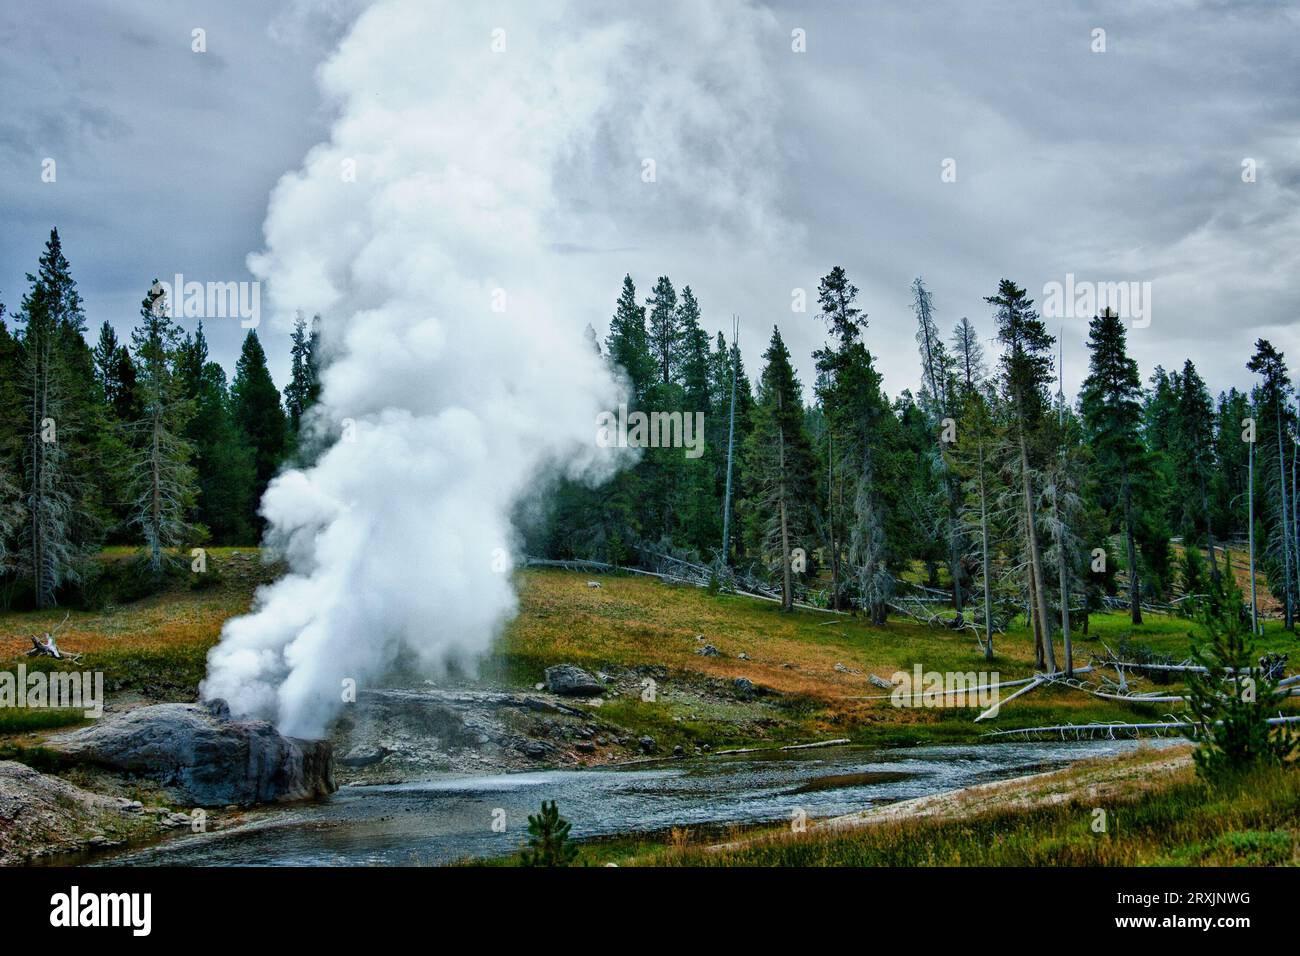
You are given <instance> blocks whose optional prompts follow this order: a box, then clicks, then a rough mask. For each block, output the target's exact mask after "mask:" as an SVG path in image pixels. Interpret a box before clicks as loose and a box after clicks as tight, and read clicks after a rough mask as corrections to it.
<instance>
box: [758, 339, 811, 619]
mask: <svg viewBox="0 0 1300 956" xmlns="http://www.w3.org/2000/svg"><path fill="white" fill-rule="evenodd" d="M763 357H764V359H765V360H766V362H767V364H766V366H765V367H764V369H763V374H762V377H761V378H760V380H759V387H758V402H757V404H756V405H755V407H754V419H753V429H752V431H751V432H750V435H749V441H748V446H747V448H746V455H745V467H746V471H747V473H748V475H749V478H748V482H747V484H748V487H749V489H750V495H751V497H750V498H749V499H748V500H747V502H746V511H747V513H748V517H749V523H750V526H751V527H752V528H753V529H754V531H755V534H756V538H757V544H758V546H759V549H760V550H761V552H762V553H763V554H765V555H767V556H769V558H770V565H771V567H772V569H773V570H774V571H775V570H777V569H778V568H779V570H780V575H781V609H782V610H784V611H790V610H793V608H794V583H793V574H794V573H795V572H794V570H793V568H792V556H791V551H792V548H793V547H794V546H795V544H796V543H797V542H800V541H803V540H805V539H806V536H807V534H808V530H809V522H810V518H811V514H810V510H809V507H808V505H809V499H810V496H811V495H812V494H813V489H814V488H815V481H816V479H815V477H814V475H813V457H812V449H811V447H810V445H809V442H808V436H807V434H806V433H805V431H804V412H803V402H802V400H801V397H800V396H801V393H802V389H801V388H800V385H799V379H798V378H797V377H796V375H795V372H794V368H793V366H792V365H791V364H790V352H789V350H788V349H787V348H786V347H785V343H784V342H783V341H781V332H780V330H779V329H777V328H776V327H775V326H773V328H772V339H771V342H770V343H769V344H768V347H767V351H766V352H764V353H763Z"/></svg>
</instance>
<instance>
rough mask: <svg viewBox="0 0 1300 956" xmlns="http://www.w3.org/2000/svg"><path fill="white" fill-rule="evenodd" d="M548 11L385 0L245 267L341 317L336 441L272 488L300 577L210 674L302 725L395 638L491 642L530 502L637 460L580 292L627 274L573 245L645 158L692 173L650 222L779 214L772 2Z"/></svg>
mask: <svg viewBox="0 0 1300 956" xmlns="http://www.w3.org/2000/svg"><path fill="white" fill-rule="evenodd" d="M541 6H543V5H541V4H537V5H533V4H527V5H525V4H514V5H511V12H510V13H509V15H508V16H507V15H505V14H500V15H498V13H496V12H493V11H490V10H485V9H483V8H482V6H481V5H479V4H467V3H463V2H457V3H449V4H446V5H445V6H444V5H441V4H434V3H429V2H427V0H381V2H377V3H375V4H373V5H371V6H370V7H369V8H368V9H366V10H365V11H364V12H363V13H362V14H361V15H360V16H359V18H358V19H357V21H356V23H355V24H354V25H353V27H352V29H351V30H350V32H349V33H348V35H347V36H346V38H345V39H344V40H343V41H342V43H341V44H340V46H339V48H338V50H337V51H336V52H335V53H334V54H333V55H332V57H331V58H330V59H329V60H328V62H327V63H326V64H325V65H324V67H323V68H322V71H321V84H322V87H323V89H324V91H325V94H326V96H327V98H328V100H329V101H330V103H331V104H332V105H333V106H334V107H335V108H336V110H337V113H338V119H337V121H336V123H335V124H334V127H333V132H332V135H331V137H330V139H329V141H328V142H326V143H323V144H321V145H320V146H318V147H316V148H315V149H313V150H312V151H311V152H310V153H309V154H308V156H307V157H306V159H305V161H304V163H303V166H302V168H301V169H300V170H298V171H297V172H294V173H292V174H290V175H287V176H285V177H284V178H283V179H282V180H281V182H280V183H279V184H278V185H277V187H276V188H275V190H274V193H273V194H272V197H271V201H270V208H269V211H268V214H267V218H266V224H265V238H266V248H265V251H264V252H262V253H260V254H258V255H255V256H253V257H251V259H250V267H251V268H252V270H253V271H254V273H255V274H256V275H257V276H258V277H259V278H260V279H262V280H263V281H264V282H265V283H266V285H267V292H268V295H269V298H270V302H271V305H272V311H273V312H274V313H275V314H276V315H277V317H279V319H280V320H283V318H285V317H287V316H291V315H292V314H293V312H294V311H295V310H301V311H302V312H303V313H304V314H306V315H312V314H316V313H319V314H320V315H321V316H322V317H323V335H324V349H325V353H326V358H327V367H326V369H325V371H324V375H323V395H322V398H321V404H320V406H319V408H318V410H317V418H316V420H315V422H314V426H315V427H316V428H317V429H318V430H319V431H320V433H321V434H322V435H325V436H328V438H329V440H330V441H332V442H333V444H332V445H331V447H330V448H329V450H328V451H326V452H325V453H324V454H323V455H322V456H321V457H320V459H319V461H318V463H317V464H315V465H314V466H312V467H310V468H306V469H303V470H294V471H289V472H287V473H285V474H283V475H281V476H280V477H279V478H278V479H277V480H276V481H275V482H273V483H272V485H271V487H270V488H269V489H268V491H267V493H266V496H265V498H264V500H263V503H262V510H263V513H264V515H265V516H266V518H267V521H268V539H269V541H270V542H271V543H272V544H273V545H275V546H277V547H278V548H279V549H281V550H282V551H283V553H284V555H285V557H286V560H287V561H288V564H289V568H290V571H289V573H288V574H287V575H286V576H285V577H284V578H282V579H281V580H280V581H278V582H277V583H275V584H274V585H272V586H271V587H268V588H266V589H264V590H263V591H262V592H260V593H259V595H258V598H257V601H256V604H255V607H254V609H253V611H252V612H251V613H250V614H248V615H247V616H244V617H241V618H237V619H234V620H232V621H230V622H228V624H227V625H226V627H225V629H224V631H223V633H222V638H221V642H220V644H219V645H218V646H217V647H216V648H214V649H213V651H212V653H211V655H210V657H209V670H208V676H207V679H206V680H205V681H204V683H203V688H202V692H203V695H204V697H205V698H216V697H220V698H224V699H226V700H227V701H228V702H229V704H230V707H231V708H232V710H233V711H234V712H235V713H236V714H245V715H253V716H259V717H265V718H269V719H271V720H273V721H274V722H275V724H276V725H277V727H278V728H279V729H280V730H281V731H282V732H283V733H285V734H288V735H291V736H295V737H303V738H318V737H320V736H322V735H324V734H325V733H326V732H327V729H328V727H329V724H330V722H331V720H332V719H333V717H334V716H335V715H336V713H337V711H338V709H339V708H340V707H341V706H342V702H343V697H344V694H343V688H344V686H345V682H346V681H348V680H349V679H350V680H354V681H356V682H357V684H358V685H360V686H362V687H364V686H365V685H366V684H367V683H368V682H374V681H375V680H377V679H380V678H382V676H383V675H384V673H385V672H386V671H387V670H388V669H389V668H390V667H391V666H392V665H393V663H394V662H395V661H397V660H398V659H399V658H401V659H402V660H403V661H404V662H407V661H410V662H415V663H418V664H419V665H421V666H422V667H423V668H424V669H425V670H426V671H427V672H429V673H431V674H435V675H436V674H437V673H438V672H439V671H440V670H441V669H442V668H443V667H445V665H446V664H447V663H448V662H449V661H451V660H454V659H459V660H464V661H465V662H467V663H469V662H472V661H473V660H474V659H475V658H476V657H477V656H478V655H479V654H480V653H481V652H482V651H484V650H485V649H486V648H487V647H488V645H489V643H490V642H491V640H492V639H493V638H494V636H496V634H497V633H498V632H499V630H500V628H501V627H502V625H503V624H504V623H505V622H506V621H507V620H508V619H509V617H510V615H511V614H512V613H513V612H514V610H515V597H514V593H513V591H512V588H511V582H510V576H509V573H508V572H509V567H508V561H507V562H504V563H503V562H502V561H501V558H500V556H501V554H502V553H503V552H504V553H507V554H508V553H510V552H511V550H512V544H513V531H512V528H511V525H510V514H511V512H512V509H513V508H514V507H515V505H516V504H517V503H518V502H519V501H520V499H521V498H522V497H523V496H525V495H527V494H529V493H532V492H533V491H534V490H536V488H537V486H538V484H539V482H540V481H541V480H542V478H543V476H544V475H549V474H555V473H567V474H569V475H571V476H584V477H589V478H590V479H592V480H600V479H602V478H604V477H606V476H608V475H609V474H610V473H612V470H613V469H614V468H616V467H618V466H619V464H620V463H621V461H622V460H624V459H622V458H620V457H619V456H620V455H626V454H627V453H626V452H623V451H620V450H618V449H608V448H601V447H598V446H597V444H596V442H595V440H594V436H595V421H596V416H597V415H598V413H600V412H601V411H607V410H610V409H617V408H618V405H619V402H620V401H621V400H623V390H622V388H621V386H620V385H619V383H618V382H617V381H616V379H615V377H614V376H613V375H612V374H611V373H610V371H609V369H608V368H607V366H606V364H605V361H604V360H603V359H602V358H601V357H600V356H599V355H597V354H596V353H595V351H594V350H593V349H592V347H591V344H590V342H589V341H588V340H587V338H586V337H585V336H584V335H583V330H584V328H585V326H586V325H587V324H588V323H592V324H595V325H597V326H599V325H600V323H601V321H602V319H603V318H604V315H603V314H602V313H601V312H595V311H591V310H589V309H587V308H585V307H583V308H578V307H576V306H575V303H580V302H581V303H585V302H586V301H587V299H586V296H585V295H580V294H576V293H577V292H578V290H585V289H589V288H591V287H592V285H593V284H598V285H599V287H600V288H601V289H602V290H603V291H604V293H605V295H604V298H606V299H609V300H610V301H612V297H613V294H614V291H615V290H616V286H617V281H618V279H619V278H620V276H621V271H620V272H618V273H616V274H604V273H603V272H601V273H600V274H594V272H595V270H593V269H592V266H591V260H590V259H589V258H586V257H584V256H582V255H576V254H573V249H574V247H575V245H578V244H583V243H587V244H590V243H593V242H595V243H605V244H607V245H612V244H614V243H615V242H617V241H618V240H619V237H620V234H619V232H618V231H617V229H616V228H615V225H614V224H615V223H618V224H620V225H622V224H623V222H622V220H623V219H624V218H627V219H628V220H629V221H631V220H633V219H634V217H635V216H636V215H641V216H645V215H646V214H645V212H644V211H641V208H640V207H641V205H644V203H645V201H646V200H645V199H644V198H643V197H645V195H646V194H645V193H644V192H638V191H639V190H645V189H646V188H647V186H646V183H645V180H644V178H643V176H642V170H643V157H647V156H653V157H655V158H656V160H657V163H658V165H659V168H660V169H663V168H665V167H666V166H667V167H670V168H673V169H674V170H675V172H676V175H677V177H678V181H677V182H676V184H675V186H674V189H673V190H672V191H671V192H666V193H664V194H663V195H662V196H661V197H660V198H658V199H656V202H658V206H657V207H656V208H655V210H654V214H655V215H656V216H666V217H676V220H675V221H678V222H680V223H681V228H683V229H684V230H686V231H691V230H695V231H699V225H700V223H701V222H705V223H708V224H709V225H710V226H713V227H719V226H722V225H725V224H727V223H736V222H739V221H741V220H746V219H748V220H751V221H747V222H745V223H744V224H743V228H745V229H746V230H747V232H748V233H749V234H750V235H751V236H752V235H754V234H756V233H757V232H761V231H762V229H763V228H764V225H763V224H762V223H758V222H756V220H757V218H758V217H759V215H760V214H761V210H762V208H763V206H764V202H763V201H762V200H761V197H760V194H763V193H765V191H766V188H767V187H766V183H765V182H761V178H762V177H761V172H760V170H761V169H762V164H761V163H758V162H755V159H756V157H758V156H760V155H762V151H763V150H764V149H765V148H767V147H768V146H769V145H770V144H769V143H768V142H766V139H765V138H766V137H767V136H768V135H769V133H768V131H769V127H770V124H769V123H768V121H767V120H766V119H760V118H759V113H758V112H756V111H757V110H759V109H760V107H762V108H763V109H766V108H767V107H768V105H769V102H770V101H769V100H767V99H766V91H764V90H763V89H762V84H763V81H762V80H761V79H760V74H761V72H762V71H761V70H757V69H755V68H754V66H753V61H754V59H755V52H754V51H755V49H756V46H757V44H758V40H757V39H756V37H757V36H758V35H759V34H760V33H766V34H768V36H767V38H766V41H765V42H772V43H778V44H779V43H780V42H781V40H780V37H781V34H780V32H779V31H773V30H772V24H771V22H770V20H769V18H768V15H766V14H763V13H759V12H757V11H754V10H751V9H748V8H747V7H745V6H743V5H737V4H729V5H726V6H725V7H724V6H723V5H719V6H718V7H717V8H712V7H710V6H708V5H702V4H698V3H690V4H682V5H681V6H679V7H673V6H672V5H669V7H667V8H663V7H660V6H657V5H656V6H654V7H647V8H646V9H645V10H643V11H639V12H634V13H632V14H630V15H631V16H634V17H637V18H639V19H638V20H637V22H629V21H626V20H625V19H623V18H624V17H626V16H628V15H629V14H626V13H623V12H619V13H617V14H615V13H611V12H602V11H600V10H598V9H597V8H596V6H595V5H592V4H575V5H573V6H572V7H570V6H567V5H563V4H559V5H557V4H547V5H545V7H546V9H534V7H541ZM683 64H685V65H683ZM652 90H653V91H654V92H653V95H651V91H652ZM629 210H637V211H634V212H629ZM625 214H626V216H625ZM623 241H625V242H626V239H624V240H623ZM498 549H500V550H498Z"/></svg>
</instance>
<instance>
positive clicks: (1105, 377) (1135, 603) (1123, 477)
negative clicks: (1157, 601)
mask: <svg viewBox="0 0 1300 956" xmlns="http://www.w3.org/2000/svg"><path fill="white" fill-rule="evenodd" d="M1088 349H1089V351H1090V356H1089V371H1088V377H1087V378H1086V379H1084V382H1083V395H1082V398H1081V407H1082V409H1083V418H1084V421H1085V423H1086V424H1087V428H1088V432H1089V438H1090V439H1091V441H1092V445H1093V448H1094V450H1095V451H1096V455H1097V462H1098V465H1099V466H1100V467H1101V468H1102V470H1103V472H1104V473H1106V474H1110V475H1114V476H1115V478H1116V479H1117V481H1118V488H1117V499H1116V500H1117V504H1118V508H1119V511H1120V518H1121V521H1122V523H1123V530H1124V539H1125V545H1126V549H1127V552H1126V553H1127V562H1126V563H1127V566H1128V575H1129V614H1130V617H1131V619H1132V621H1133V623H1134V624H1141V623H1142V603H1141V602H1142V589H1141V579H1140V570H1139V567H1138V556H1137V516H1136V512H1135V508H1134V494H1133V479H1134V471H1135V465H1136V464H1137V463H1139V462H1141V461H1142V459H1143V456H1144V452H1145V449H1144V447H1143V444H1142V438H1141V434H1140V432H1139V426H1140V424H1141V420H1142V407H1141V404H1140V399H1141V395H1142V380H1141V378H1140V377H1139V375H1138V367H1137V362H1135V361H1133V360H1132V359H1131V358H1129V357H1128V351H1127V335H1126V333H1125V331H1124V323H1123V320H1122V319H1120V317H1119V316H1118V315H1117V314H1116V313H1115V312H1113V311H1112V310H1110V309H1106V310H1105V311H1103V312H1102V314H1101V315H1099V316H1095V317H1094V318H1093V319H1092V321H1091V322H1090V323H1089V326H1088Z"/></svg>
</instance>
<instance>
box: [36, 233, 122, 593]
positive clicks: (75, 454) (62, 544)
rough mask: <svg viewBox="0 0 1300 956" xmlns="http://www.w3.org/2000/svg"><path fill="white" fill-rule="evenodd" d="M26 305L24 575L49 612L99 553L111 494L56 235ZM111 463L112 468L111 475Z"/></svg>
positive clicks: (89, 375)
mask: <svg viewBox="0 0 1300 956" xmlns="http://www.w3.org/2000/svg"><path fill="white" fill-rule="evenodd" d="M27 278H28V281H29V282H30V283H31V284H32V287H31V290H30V291H29V292H28V293H27V294H26V295H25V296H24V297H23V304H22V314H21V316H20V321H21V322H22V323H23V325H24V329H23V338H22V368H21V377H22V383H23V384H22V386H21V394H22V399H23V401H24V404H25V405H26V416H25V418H26V424H25V426H24V433H25V434H24V440H23V444H24V446H25V449H24V456H23V488H24V493H25V496H26V506H27V514H26V522H25V528H24V532H25V547H24V555H23V562H22V572H23V574H24V575H25V576H27V577H28V580H29V581H30V582H31V586H32V594H33V600H34V601H35V603H36V606H37V607H38V608H46V607H50V606H52V605H53V604H54V603H56V601H57V592H58V589H59V588H60V586H61V585H63V584H64V583H65V582H75V581H77V580H79V579H80V576H81V564H82V561H83V560H84V558H85V557H86V556H87V555H89V554H90V553H91V552H92V551H93V550H94V549H96V548H97V547H98V546H99V542H100V535H101V533H102V526H103V521H104V518H105V509H104V507H103V503H102V499H103V495H104V493H105V490H106V489H107V488H108V487H109V482H108V480H107V477H106V475H105V474H104V473H103V472H102V471H100V470H99V469H100V468H101V467H105V465H104V463H103V461H102V459H101V458H99V457H97V452H99V451H101V450H102V448H101V446H102V442H103V440H104V435H105V433H106V432H108V431H109V429H108V428H107V427H106V425H107V423H106V421H105V419H104V415H103V409H102V408H101V407H100V406H98V405H97V404H96V402H95V383H94V357H93V356H92V355H91V352H90V348H89V346H87V345H86V342H85V339H84V338H82V334H83V332H84V331H85V314H84V311H83V309H82V304H81V296H80V294H79V293H78V292H77V285H76V282H75V281H74V280H73V278H72V272H71V267H70V265H69V263H68V260H67V258H66V257H65V256H64V254H63V248H62V243H61V241H60V239H59V233H58V230H57V229H54V230H51V232H50V238H49V240H48V241H47V242H46V244H45V250H44V252H43V253H42V255H41V258H40V263H39V267H38V270H37V273H36V274H35V275H32V274H30V273H29V274H28V277H27ZM111 465H112V463H111V462H109V463H108V465H107V467H111Z"/></svg>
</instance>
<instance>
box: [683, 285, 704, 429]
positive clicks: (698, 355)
mask: <svg viewBox="0 0 1300 956" xmlns="http://www.w3.org/2000/svg"><path fill="white" fill-rule="evenodd" d="M677 326H678V329H679V330H680V335H681V361H680V363H679V364H678V372H679V374H680V380H681V386H682V389H683V390H684V391H685V392H686V410H688V411H692V412H696V411H698V412H705V413H706V414H707V413H708V411H709V336H708V333H707V332H705V331H704V329H703V328H701V327H700V304H699V302H697V301H696V299H695V294H694V293H693V292H691V287H690V286H687V287H686V288H684V289H682V299H681V303H680V304H679V305H678V307H677Z"/></svg>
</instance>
